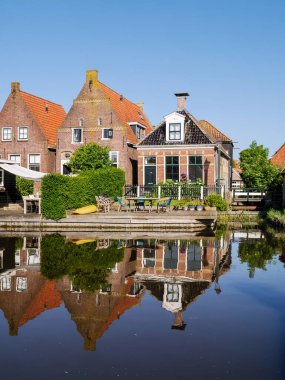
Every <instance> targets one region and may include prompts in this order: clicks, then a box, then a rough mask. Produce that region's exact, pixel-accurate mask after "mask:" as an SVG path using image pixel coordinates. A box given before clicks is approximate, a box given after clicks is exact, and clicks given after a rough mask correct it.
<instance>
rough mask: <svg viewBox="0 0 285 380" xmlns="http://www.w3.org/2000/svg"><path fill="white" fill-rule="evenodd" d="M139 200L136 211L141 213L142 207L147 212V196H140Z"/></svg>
mask: <svg viewBox="0 0 285 380" xmlns="http://www.w3.org/2000/svg"><path fill="white" fill-rule="evenodd" d="M139 198H140V199H138V200H137V202H136V210H137V211H139V210H140V207H142V208H143V211H145V200H144V198H145V196H143V195H140V196H139Z"/></svg>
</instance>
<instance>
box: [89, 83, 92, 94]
mask: <svg viewBox="0 0 285 380" xmlns="http://www.w3.org/2000/svg"><path fill="white" fill-rule="evenodd" d="M92 87H93V80H90V81H89V91H90V92H91V91H92Z"/></svg>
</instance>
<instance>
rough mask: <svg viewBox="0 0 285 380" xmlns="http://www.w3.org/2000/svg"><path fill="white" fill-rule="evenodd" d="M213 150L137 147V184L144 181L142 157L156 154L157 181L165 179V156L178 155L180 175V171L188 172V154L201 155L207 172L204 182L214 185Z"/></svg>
mask: <svg viewBox="0 0 285 380" xmlns="http://www.w3.org/2000/svg"><path fill="white" fill-rule="evenodd" d="M215 154H216V153H215V151H214V149H203V148H183V147H181V148H180V147H179V148H173V149H169V148H168V149H165V150H163V149H155V148H150V149H149V150H143V149H141V148H140V147H139V148H138V179H139V185H143V184H144V183H143V181H144V173H143V171H144V157H146V156H156V170H157V183H159V182H164V181H165V166H164V162H165V156H171V155H172V156H179V160H180V175H181V173H182V172H185V173H188V167H187V165H188V156H189V155H202V156H203V157H204V163H205V164H207V168H208V170H207V174H206V177H207V178H205V183H206V184H207V185H209V186H210V185H214V184H215V181H216V175H215Z"/></svg>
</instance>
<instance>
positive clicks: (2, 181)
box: [0, 169, 4, 186]
mask: <svg viewBox="0 0 285 380" xmlns="http://www.w3.org/2000/svg"><path fill="white" fill-rule="evenodd" d="M0 172H1V173H2V176H1V177H2V180H1V181H0V186H4V170H3V169H0Z"/></svg>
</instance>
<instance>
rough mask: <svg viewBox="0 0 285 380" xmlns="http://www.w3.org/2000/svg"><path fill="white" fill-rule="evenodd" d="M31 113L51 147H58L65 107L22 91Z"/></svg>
mask: <svg viewBox="0 0 285 380" xmlns="http://www.w3.org/2000/svg"><path fill="white" fill-rule="evenodd" d="M20 94H21V96H22V98H23V100H24V102H25V103H26V105H27V107H28V109H29V110H30V112H31V114H32V115H33V117H34V118H35V120H36V122H37V123H38V125H39V127H40V128H41V130H42V132H43V134H44V135H45V137H46V138H47V140H48V145H49V147H51V148H55V147H56V132H57V129H58V128H59V127H60V125H61V124H62V122H63V120H64V118H65V116H66V113H65V110H64V108H63V107H62V106H61V105H59V104H56V103H53V102H50V101H49V100H46V99H42V98H39V97H38V96H35V95H31V94H28V93H27V92H24V91H20Z"/></svg>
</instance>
